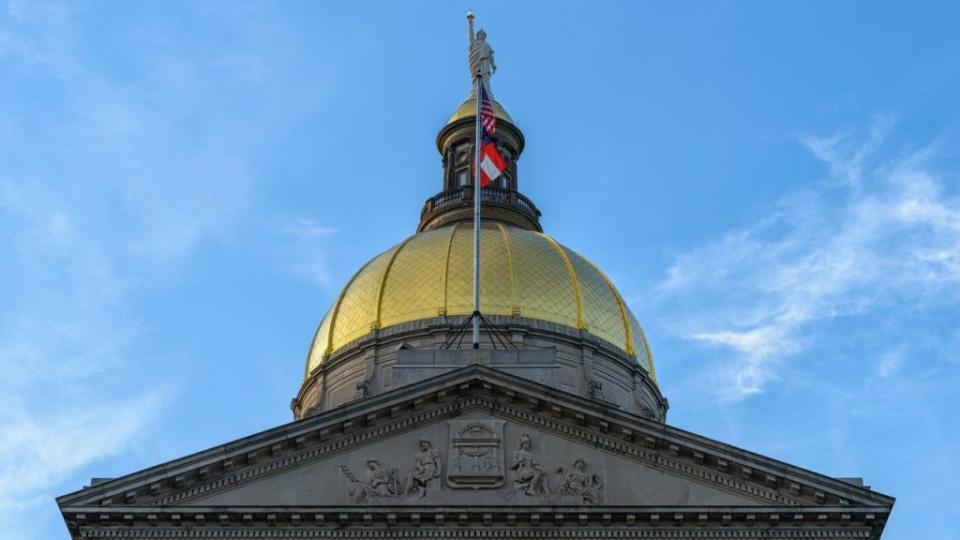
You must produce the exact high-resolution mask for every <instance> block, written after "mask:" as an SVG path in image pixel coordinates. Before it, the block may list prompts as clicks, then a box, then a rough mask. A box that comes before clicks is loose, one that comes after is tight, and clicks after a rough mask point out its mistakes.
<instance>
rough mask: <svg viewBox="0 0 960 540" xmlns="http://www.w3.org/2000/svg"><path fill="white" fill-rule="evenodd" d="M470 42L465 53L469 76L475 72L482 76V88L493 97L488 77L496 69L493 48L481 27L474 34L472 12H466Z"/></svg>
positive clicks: (473, 75) (472, 75) (474, 75)
mask: <svg viewBox="0 0 960 540" xmlns="http://www.w3.org/2000/svg"><path fill="white" fill-rule="evenodd" d="M467 25H468V27H469V37H470V43H469V48H468V54H467V63H468V64H469V66H470V77H472V78H474V79H475V78H476V76H477V73H480V75H481V76H482V77H483V79H482V80H483V89H484V90H486V92H487V96H489V97H491V98H492V97H493V92H491V91H490V77H491V76H492V75H493V74H494V73H495V72H496V71H497V63H496V62H495V61H494V58H493V48H491V47H490V44H489V43H487V33H486V32H485V31H484V30H483V29H482V28H481V29H480V30H479V31H478V32H477V33H476V35H474V33H473V13H468V14H467Z"/></svg>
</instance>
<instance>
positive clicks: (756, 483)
mask: <svg viewBox="0 0 960 540" xmlns="http://www.w3.org/2000/svg"><path fill="white" fill-rule="evenodd" d="M58 502H59V503H60V505H61V508H63V509H64V512H65V514H66V513H67V512H68V509H69V510H70V511H73V512H82V511H84V509H86V511H87V512H93V511H96V509H99V510H100V511H106V510H113V509H115V510H123V508H130V511H134V509H136V511H137V512H149V509H151V508H164V509H169V508H189V507H192V506H194V507H218V508H227V507H297V508H313V509H316V508H324V507H327V508H340V509H342V508H350V507H362V508H376V507H383V506H389V507H411V508H415V507H438V506H450V507H504V506H513V507H524V506H531V507H533V506H536V507H555V508H570V507H584V508H589V507H596V508H599V507H647V508H658V507H659V508H665V509H668V508H673V509H676V508H721V507H722V508H737V507H740V508H751V507H753V508H756V509H757V510H758V511H761V510H762V511H770V509H771V508H777V507H779V508H797V509H799V508H801V507H813V506H821V507H849V508H874V509H883V508H886V509H887V510H889V507H890V506H891V505H892V499H890V498H889V497H886V496H884V495H880V494H877V493H875V492H872V491H870V490H868V489H865V488H862V487H857V486H854V485H851V484H848V483H845V482H842V481H840V480H836V479H832V478H829V477H826V476H822V475H818V474H816V473H812V472H810V471H806V470H803V469H800V468H797V467H793V466H790V465H788V464H785V463H782V462H777V461H775V460H771V459H769V458H765V457H763V456H760V455H757V454H752V453H750V452H746V451H744V450H741V449H738V448H734V447H731V446H728V445H724V444H722V443H718V442H716V441H712V440H709V439H706V438H704V437H699V436H697V435H694V434H691V433H688V432H685V431H682V430H679V429H675V428H671V427H669V426H665V425H663V424H660V423H657V422H653V421H650V420H646V419H644V418H641V417H639V416H635V415H632V414H628V413H624V412H622V411H620V410H618V409H616V408H615V407H611V406H610V405H609V404H606V403H602V402H596V401H591V400H588V399H584V398H580V397H578V396H573V395H570V394H568V393H566V392H562V391H558V390H555V389H552V388H548V387H545V386H542V385H539V384H536V383H533V382H530V381H527V380H524V379H520V378H518V377H515V376H512V375H509V374H507V373H503V372H500V371H497V370H493V369H489V368H485V367H483V366H469V367H465V368H463V369H460V370H458V371H455V372H451V373H447V374H444V375H441V376H438V377H436V378H434V379H431V380H427V381H423V382H421V383H417V384H414V385H410V386H408V387H404V388H400V389H397V390H394V391H392V392H388V393H385V394H381V395H379V396H376V397H373V398H368V399H364V400H360V401H357V402H354V403H352V404H349V405H345V406H343V407H340V408H338V409H336V410H333V411H329V412H326V413H323V414H320V415H317V416H313V417H310V418H307V419H304V420H301V421H298V422H293V423H290V424H286V425H284V426H280V427H277V428H275V429H272V430H268V431H265V432H263V433H260V434H256V435H253V436H250V437H246V438H244V439H240V440H238V441H234V442H232V443H229V444H226V445H223V446H220V447H217V448H214V449H210V450H207V451H205V452H200V453H197V454H194V455H191V456H187V457H185V458H182V459H179V460H175V461H172V462H170V463H166V464H163V465H160V466H157V467H153V468H151V469H146V470H144V471H141V472H138V473H134V474H131V475H128V476H125V477H122V478H118V479H114V480H109V481H106V482H103V483H99V484H97V485H95V486H92V487H89V488H86V489H84V490H82V491H78V492H76V493H73V494H70V495H66V496H63V497H61V498H60V499H58Z"/></svg>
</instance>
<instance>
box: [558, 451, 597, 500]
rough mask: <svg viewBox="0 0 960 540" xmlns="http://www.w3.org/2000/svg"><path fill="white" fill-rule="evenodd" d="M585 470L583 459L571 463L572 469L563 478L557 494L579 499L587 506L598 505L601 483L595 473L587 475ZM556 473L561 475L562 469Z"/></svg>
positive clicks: (585, 464) (585, 465)
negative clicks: (587, 504)
mask: <svg viewBox="0 0 960 540" xmlns="http://www.w3.org/2000/svg"><path fill="white" fill-rule="evenodd" d="M586 468H587V463H586V462H585V461H584V460H583V459H578V460H576V461H575V462H573V468H572V469H571V470H570V471H569V472H567V474H566V475H565V476H564V477H563V481H562V482H561V484H560V488H559V489H557V494H558V495H567V496H574V497H580V498H581V499H582V500H583V502H585V503H589V504H600V503H601V502H602V500H601V499H602V497H601V493H600V490H601V488H602V487H603V481H602V480H600V475H598V474H596V473H594V474H587V472H586ZM557 473H558V474H561V475H562V474H563V468H562V467H561V468H559V469H557Z"/></svg>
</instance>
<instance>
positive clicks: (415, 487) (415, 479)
mask: <svg viewBox="0 0 960 540" xmlns="http://www.w3.org/2000/svg"><path fill="white" fill-rule="evenodd" d="M419 445H420V452H418V453H417V457H416V459H415V460H414V464H413V472H411V473H410V478H409V479H408V480H407V485H406V488H405V489H404V492H405V493H406V494H407V495H417V496H419V497H425V496H426V495H427V485H428V484H429V483H430V481H431V480H433V479H434V478H440V471H441V469H442V468H443V462H442V461H441V459H440V451H439V450H437V449H435V448H434V447H433V444H432V443H431V442H430V441H428V440H426V439H420V442H419Z"/></svg>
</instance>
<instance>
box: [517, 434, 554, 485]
mask: <svg viewBox="0 0 960 540" xmlns="http://www.w3.org/2000/svg"><path fill="white" fill-rule="evenodd" d="M510 468H511V469H512V470H514V471H516V472H515V473H514V479H513V489H514V491H515V492H517V493H523V494H524V495H529V496H531V497H539V496H541V495H544V494H545V493H546V492H547V487H546V477H545V476H544V472H543V467H541V466H540V465H539V464H538V463H537V462H536V461H534V460H533V454H531V453H530V436H529V435H527V434H526V433H524V434H523V435H522V436H521V437H520V447H519V448H518V449H517V450H515V451H514V452H513V458H512V459H511V460H510Z"/></svg>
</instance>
